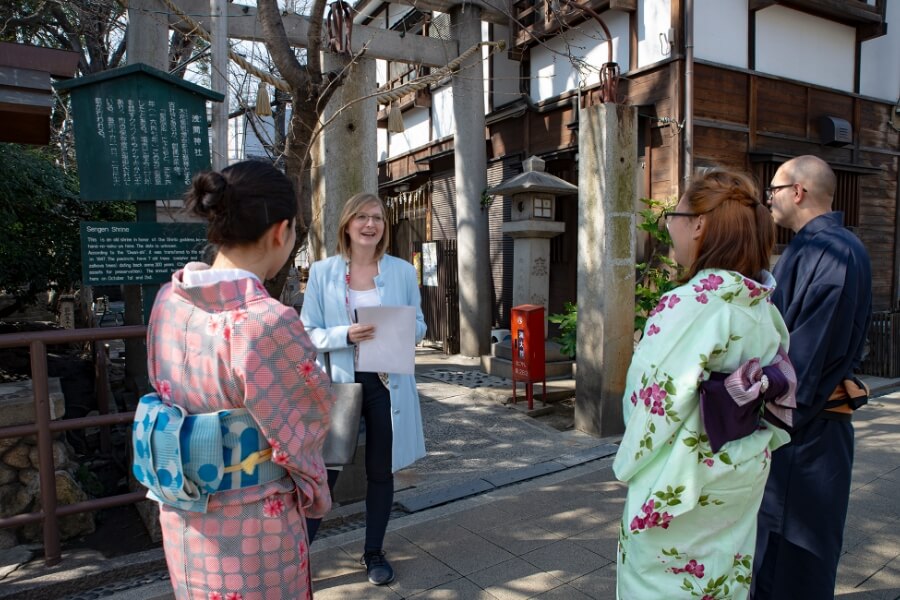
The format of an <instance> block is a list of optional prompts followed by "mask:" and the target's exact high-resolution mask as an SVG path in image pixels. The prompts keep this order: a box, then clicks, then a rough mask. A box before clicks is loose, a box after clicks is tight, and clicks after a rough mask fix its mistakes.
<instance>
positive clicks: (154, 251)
mask: <svg viewBox="0 0 900 600" xmlns="http://www.w3.org/2000/svg"><path fill="white" fill-rule="evenodd" d="M206 244H207V241H206V225H204V224H202V223H129V222H121V223H106V222H103V223H100V222H94V223H92V222H82V223H81V279H82V282H83V283H84V284H85V285H118V284H148V283H166V282H168V281H170V280H171V278H172V273H174V272H175V271H177V270H178V269H180V268H182V267H183V266H184V265H185V263H188V262H191V261H194V260H200V259H201V258H202V256H203V251H204V249H205V248H206Z"/></svg>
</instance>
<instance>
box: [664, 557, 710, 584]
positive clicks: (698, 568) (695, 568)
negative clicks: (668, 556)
mask: <svg viewBox="0 0 900 600" xmlns="http://www.w3.org/2000/svg"><path fill="white" fill-rule="evenodd" d="M671 571H672V572H673V573H690V574H691V575H693V576H694V577H696V578H697V579H703V565H702V564H697V561H696V560H694V559H693V558H692V559H691V560H689V561H688V563H687V564H686V565H684V567H682V568H679V567H672V569H671Z"/></svg>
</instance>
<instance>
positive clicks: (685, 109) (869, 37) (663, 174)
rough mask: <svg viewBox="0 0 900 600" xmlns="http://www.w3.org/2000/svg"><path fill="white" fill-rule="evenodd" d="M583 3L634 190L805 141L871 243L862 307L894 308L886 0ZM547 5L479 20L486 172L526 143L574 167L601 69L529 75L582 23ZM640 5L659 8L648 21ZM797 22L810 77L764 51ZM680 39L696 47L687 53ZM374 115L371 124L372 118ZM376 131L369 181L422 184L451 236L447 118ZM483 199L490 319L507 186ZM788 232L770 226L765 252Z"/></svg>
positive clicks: (751, 167)
mask: <svg viewBox="0 0 900 600" xmlns="http://www.w3.org/2000/svg"><path fill="white" fill-rule="evenodd" d="M588 4H590V6H591V7H592V8H593V9H594V10H595V11H597V12H599V13H601V16H602V17H603V18H604V19H605V20H607V21H608V23H611V24H612V25H611V26H610V29H611V33H612V38H613V40H603V39H602V38H599V39H598V40H597V41H596V44H597V45H598V47H599V46H605V45H612V47H613V49H614V50H615V59H616V61H617V62H618V63H619V65H620V68H621V70H622V72H623V75H622V77H621V79H620V80H619V83H618V96H619V101H620V102H623V103H626V104H629V105H633V106H636V107H638V114H639V133H638V136H639V139H638V153H637V154H638V155H637V156H635V157H634V159H635V161H636V162H637V165H638V166H639V169H636V171H637V172H638V173H640V176H639V178H640V180H639V181H637V182H636V184H637V189H638V190H639V196H640V197H651V198H656V199H660V200H665V201H669V202H674V201H675V199H676V198H677V197H678V195H679V194H680V192H681V190H682V189H683V186H684V182H685V181H686V179H687V175H688V174H689V173H690V172H691V171H692V170H693V169H696V168H699V167H704V166H712V165H722V166H728V167H733V168H738V169H742V170H744V171H747V172H749V173H751V174H752V175H754V176H755V177H756V179H757V181H758V182H759V184H760V187H761V188H762V187H764V186H765V185H767V184H768V182H769V181H770V180H771V177H772V176H773V174H774V172H775V170H776V169H777V168H778V165H780V164H781V163H783V162H784V161H786V160H788V159H790V158H792V157H794V156H798V155H801V154H815V155H817V156H820V157H822V158H823V159H825V160H826V161H828V162H829V164H830V165H831V166H832V168H833V169H834V170H835V173H836V174H837V177H838V190H837V193H836V197H835V209H836V210H842V211H844V213H845V220H846V222H847V225H848V226H850V227H851V228H852V229H853V230H854V231H855V232H856V233H857V235H858V236H859V237H860V238H861V239H862V241H863V242H864V244H865V245H866V247H867V249H868V251H869V253H870V256H871V258H872V264H873V274H874V310H876V311H888V310H897V309H898V308H900V305H898V301H900V241H898V231H900V227H898V218H900V214H898V204H900V72H896V71H897V67H896V65H897V56H900V54H895V55H894V58H893V59H890V58H888V59H885V58H884V56H882V55H883V53H884V48H887V49H888V51H889V52H890V51H892V49H894V48H900V28H897V27H894V28H888V27H887V23H888V21H889V20H891V19H893V20H894V21H897V24H900V7H898V6H888V3H887V2H885V0H845V1H843V2H837V1H831V0H828V1H826V0H785V1H777V2H776V1H762V0H715V1H713V0H696V2H695V3H694V4H695V5H696V6H695V11H697V14H695V15H688V14H686V3H685V2H683V1H682V0H630V1H626V0H619V1H616V0H612V1H609V0H607V1H601V0H592V1H590V2H588ZM898 4H900V3H898ZM384 6H385V7H391V6H396V5H384ZM550 6H551V5H550V4H547V3H546V2H543V1H542V0H541V1H536V0H520V1H519V2H517V3H515V4H514V9H515V10H516V11H518V12H517V21H516V22H517V23H520V24H522V27H519V26H514V27H511V28H509V29H507V30H504V29H503V28H502V27H498V26H497V25H495V24H492V25H490V26H487V24H486V26H485V32H486V37H491V38H492V39H497V38H500V37H502V38H503V39H506V40H508V41H509V42H510V48H511V49H510V52H509V54H508V55H507V56H506V57H504V59H503V60H504V61H505V64H500V63H498V62H497V61H494V62H491V63H490V65H489V68H488V69H486V77H487V81H486V89H488V90H489V94H488V98H487V99H486V113H487V114H486V122H487V127H486V131H485V151H486V153H487V159H488V170H489V184H490V185H493V184H495V183H497V182H499V181H500V180H502V179H504V178H507V177H509V176H510V175H512V174H515V173H516V172H518V170H520V169H521V167H520V164H521V161H522V160H524V159H525V158H527V157H528V156H531V155H537V156H540V157H542V158H543V159H544V160H545V161H547V170H548V171H549V172H551V173H553V174H554V175H557V176H559V177H561V178H563V179H565V180H567V181H570V182H572V183H575V184H577V182H578V156H577V149H578V138H577V136H578V107H579V106H586V105H590V104H595V103H598V102H600V94H601V88H600V84H599V83H598V82H596V81H595V80H594V81H592V80H591V79H590V77H585V78H584V80H583V82H582V83H581V84H577V85H568V87H566V85H565V84H563V85H562V86H561V87H562V88H563V89H562V91H559V90H555V89H554V90H551V91H550V92H545V91H540V92H535V90H536V89H538V88H540V89H541V90H543V89H545V88H546V89H550V88H551V87H552V86H549V87H548V84H547V77H546V76H542V75H541V73H545V72H548V71H547V69H546V65H547V64H548V63H551V62H553V60H555V58H553V59H552V60H549V61H548V59H547V58H546V57H547V55H548V52H547V50H546V49H547V48H548V47H550V48H552V45H553V44H554V43H558V40H559V38H560V37H565V36H566V35H570V36H571V35H573V33H572V32H575V33H577V34H579V35H586V34H585V33H584V32H585V31H587V30H590V27H591V20H590V18H589V17H588V16H586V15H585V14H583V13H580V12H578V11H574V10H572V11H568V12H567V13H566V14H565V18H564V19H556V20H554V19H550V18H548V16H547V15H548V13H547V11H548V10H550V9H549V8H548V7H550ZM651 8H653V9H655V10H656V13H654V14H657V16H656V17H654V18H656V19H657V21H658V22H651V21H650V17H648V14H649V13H650V9H651ZM385 11H386V12H385V13H384V16H385V21H384V23H385V26H386V27H390V26H391V22H392V21H391V18H390V15H389V11H388V10H387V8H385ZM542 11H543V12H542ZM716 11H719V12H722V11H724V12H725V13H727V14H725V15H724V16H725V17H729V18H731V19H732V20H734V21H735V22H738V21H740V22H741V23H743V25H742V26H739V27H738V30H739V32H738V33H736V34H735V35H734V39H730V38H729V37H728V35H726V36H725V37H721V36H719V37H717V35H718V32H716V31H715V30H714V26H713V25H710V24H711V23H717V22H718V21H719V20H720V17H722V16H723V15H722V14H714V13H716ZM373 14H374V15H375V16H373V17H371V18H370V21H369V22H372V21H375V22H377V20H378V18H379V17H378V14H379V13H378V11H375V12H374V13H373ZM659 14H661V15H662V16H658V15H659ZM438 17H439V15H432V16H431V17H430V19H434V20H435V21H437V20H438ZM396 23H403V26H404V27H411V25H410V23H409V21H402V20H400V19H397V20H396ZM686 23H692V24H693V26H694V27H696V28H698V29H700V30H701V33H698V34H697V36H698V39H697V40H689V39H688V38H689V36H690V34H691V32H690V31H688V29H687V28H686ZM739 25H740V23H739ZM798 26H800V27H801V28H802V27H806V28H807V29H808V30H809V31H806V30H802V31H801V34H799V35H798V40H797V44H798V45H808V40H811V39H815V38H816V37H821V36H822V35H823V34H829V35H831V39H829V40H828V41H827V42H826V46H825V47H824V49H823V50H819V51H818V52H819V54H821V57H817V56H814V55H810V56H806V57H804V56H799V57H797V59H798V60H801V61H803V60H805V61H806V62H807V63H808V64H806V68H808V69H809V73H810V75H809V77H806V75H804V74H803V71H802V70H801V71H798V72H797V73H795V72H794V71H791V70H790V69H791V68H793V67H784V69H782V68H781V66H779V63H778V53H779V52H783V51H784V50H783V49H782V48H781V47H780V46H779V45H778V44H779V43H781V40H780V37H781V33H782V31H783V28H785V27H791V28H794V29H796V28H797V27H798ZM654 27H655V28H656V30H659V31H660V42H659V43H660V48H652V46H651V50H647V47H648V46H647V44H646V43H645V42H647V40H648V39H650V38H651V36H652V34H653V33H654V32H655V31H656V30H654V31H651V32H650V33H648V31H650V30H651V29H653V28H654ZM694 27H692V29H693V28H694ZM741 27H743V29H741ZM423 31H426V30H423ZM703 31H705V32H706V33H702V32H703ZM642 32H643V33H642ZM740 32H743V33H740ZM888 32H890V37H889V33H888ZM642 35H643V39H642ZM651 41H652V40H651ZM613 42H615V43H613ZM731 42H734V44H735V45H736V46H737V49H735V48H734V47H732V46H731V45H729V44H730V43H731ZM875 43H877V44H880V45H879V46H874V45H873V44H875ZM715 44H722V45H721V47H719V48H717V47H716V45H715ZM665 45H668V48H666V47H665ZM695 46H696V49H697V54H696V55H692V54H693V53H692V52H691V50H692V48H694V47H695ZM590 51H591V50H590V49H588V50H586V51H585V52H586V53H590ZM612 53H613V52H612V50H610V54H612ZM848 53H849V54H850V56H847V54H848ZM601 54H603V53H602V52H601ZM593 56H594V58H595V59H596V54H595V55H593ZM585 60H587V59H585ZM818 60H821V61H822V62H821V63H817V62H816V61H818ZM560 61H561V59H560ZM511 64H513V65H515V69H517V73H518V74H519V75H520V77H519V86H518V89H517V93H511V92H510V89H509V84H508V82H507V81H506V79H508V78H504V77H501V76H498V73H499V74H500V75H502V74H503V73H506V74H508V73H509V72H510V71H509V69H510V66H509V65H511ZM535 65H537V66H535ZM823 65H824V66H826V67H827V66H829V65H834V67H833V69H832V70H833V71H834V73H828V72H826V73H824V74H822V70H823V69H822V67H823ZM884 65H888V66H890V65H893V70H894V71H895V72H893V73H890V72H882V71H883V70H884ZM553 66H554V67H555V68H556V72H555V73H554V74H552V75H551V76H549V78H550V79H552V78H553V77H556V78H557V79H558V78H559V77H560V71H561V68H560V67H559V63H554V65H553ZM541 69H543V70H541ZM826 70H827V69H826ZM551 71H552V69H551ZM390 72H391V71H390V69H389V68H388V69H386V70H385V73H386V74H389V73H390ZM563 75H565V74H563ZM541 77H544V79H541ZM570 79H571V78H570ZM576 79H578V78H577V77H576ZM553 81H556V80H555V79H554V80H553ZM886 81H887V83H886V87H885V82H886ZM554 85H555V84H554ZM892 86H893V87H896V88H897V89H896V90H895V92H894V93H896V97H892V96H890V94H891V93H892V92H891V89H892ZM885 89H886V90H887V91H886V92H885V91H884V90H885ZM873 90H874V91H873ZM429 93H430V94H432V95H433V96H434V97H435V98H436V99H437V94H439V93H441V92H440V86H433V87H432V89H431V90H429ZM873 94H880V97H879V96H878V95H873ZM422 96H423V94H422V92H419V94H418V95H417V98H418V99H413V100H411V101H410V102H408V103H406V105H404V106H401V108H402V109H403V110H404V117H406V116H407V115H410V114H413V113H414V111H417V110H418V111H427V115H428V117H427V118H428V119H429V120H431V121H432V122H434V121H436V120H438V115H437V113H436V112H435V111H436V110H438V108H437V107H439V106H440V102H430V101H429V102H425V101H424V100H422V98H421V97H422ZM510 97H512V99H511V100H510ZM422 114H425V113H422ZM381 123H382V124H386V119H382V120H381ZM381 135H382V138H381V139H380V140H379V141H380V144H382V145H384V142H385V141H387V146H388V151H386V152H385V153H384V154H383V157H384V158H383V160H382V161H381V163H380V170H379V184H380V189H381V192H382V194H383V195H388V196H390V195H391V194H392V193H395V192H396V190H397V189H398V188H399V187H400V186H402V188H403V189H418V188H420V187H423V186H426V188H427V190H428V196H429V201H428V214H427V215H426V225H425V227H424V228H422V231H424V232H425V235H426V236H427V238H428V239H446V238H449V237H452V236H454V235H455V216H454V215H455V212H454V187H455V182H454V180H453V178H454V171H453V152H452V148H453V137H452V132H450V133H449V134H448V133H447V132H446V131H443V132H441V131H440V130H439V128H437V127H436V126H434V125H432V127H431V129H430V133H429V135H428V137H427V139H425V140H421V139H420V140H419V143H418V145H417V144H416V143H410V142H409V141H408V140H407V141H406V142H405V143H406V145H407V146H410V147H411V149H409V150H406V151H402V152H399V153H392V152H391V151H390V143H391V139H392V137H391V136H392V135H394V136H396V135H397V134H391V133H383V134H381ZM488 202H489V200H488V199H486V207H485V212H486V216H487V217H488V218H489V219H490V223H491V244H492V250H491V256H490V260H491V262H492V272H493V273H494V278H493V282H494V286H495V293H494V295H493V298H494V301H495V306H494V312H493V314H494V320H495V324H496V325H498V326H505V325H507V324H508V321H507V320H506V319H508V314H509V313H508V311H509V305H508V297H509V295H510V294H509V293H508V286H510V285H511V256H508V255H507V253H510V254H511V251H512V244H511V240H509V239H507V238H504V236H503V235H502V233H500V224H502V222H503V220H504V219H508V214H509V207H508V202H509V200H508V199H505V198H503V199H501V198H496V199H494V200H493V203H492V204H490V205H489V206H488ZM498 204H499V205H500V206H499V207H498ZM557 205H558V208H557V215H556V219H557V220H560V221H564V222H565V223H566V233H564V234H563V235H562V236H559V237H558V238H556V239H554V240H553V246H552V257H551V298H550V313H553V312H559V311H561V310H562V307H563V304H564V303H565V302H566V301H573V300H574V298H575V272H576V271H575V264H576V254H575V252H576V248H577V243H576V241H577V232H576V229H575V228H576V223H577V198H575V197H571V198H563V199H562V200H561V201H560V202H558V203H557ZM639 208H640V204H639V203H638V202H637V199H636V210H638V209H639ZM790 235H791V234H790V232H788V231H779V248H778V251H780V249H782V248H783V247H784V244H786V243H787V242H788V241H789V239H790Z"/></svg>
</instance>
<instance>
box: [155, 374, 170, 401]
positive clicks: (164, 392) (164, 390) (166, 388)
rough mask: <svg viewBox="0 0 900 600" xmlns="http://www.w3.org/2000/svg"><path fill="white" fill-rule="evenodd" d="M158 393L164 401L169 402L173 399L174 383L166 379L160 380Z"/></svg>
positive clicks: (157, 387) (157, 386)
mask: <svg viewBox="0 0 900 600" xmlns="http://www.w3.org/2000/svg"><path fill="white" fill-rule="evenodd" d="M156 393H158V394H159V397H160V398H162V399H163V401H165V402H169V401H170V400H171V399H172V384H171V383H169V381H168V380H166V379H164V380H162V381H160V382H159V383H157V384H156Z"/></svg>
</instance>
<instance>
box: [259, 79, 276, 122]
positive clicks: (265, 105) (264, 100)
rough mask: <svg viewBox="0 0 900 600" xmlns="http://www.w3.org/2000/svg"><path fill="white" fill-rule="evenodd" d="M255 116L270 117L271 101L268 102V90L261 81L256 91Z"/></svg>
mask: <svg viewBox="0 0 900 600" xmlns="http://www.w3.org/2000/svg"><path fill="white" fill-rule="evenodd" d="M256 114H257V115H258V116H260V117H270V116H272V101H271V100H269V90H268V89H267V88H266V84H265V83H263V82H262V81H260V82H259V87H258V88H257V90H256Z"/></svg>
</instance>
